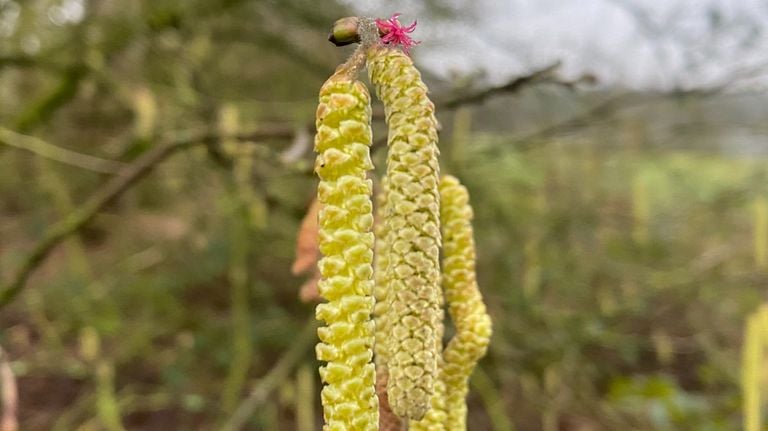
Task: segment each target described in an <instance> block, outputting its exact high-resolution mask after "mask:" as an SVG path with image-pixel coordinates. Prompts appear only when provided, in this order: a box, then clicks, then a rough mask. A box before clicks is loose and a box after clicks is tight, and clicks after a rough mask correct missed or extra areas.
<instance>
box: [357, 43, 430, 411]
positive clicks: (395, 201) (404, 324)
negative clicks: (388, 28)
mask: <svg viewBox="0 0 768 431" xmlns="http://www.w3.org/2000/svg"><path fill="white" fill-rule="evenodd" d="M367 60H368V70H369V75H370V78H371V82H372V83H373V84H374V85H375V86H376V90H377V94H378V95H379V98H380V99H381V100H382V102H383V103H384V108H385V113H386V119H387V124H388V126H389V136H388V146H389V151H388V155H387V182H388V194H387V202H386V205H387V214H386V217H385V223H386V226H385V228H386V229H387V231H388V232H389V246H390V253H389V257H388V260H389V261H388V266H387V268H388V269H387V273H388V276H387V282H388V295H387V306H388V308H387V314H388V317H387V322H388V323H387V325H388V328H389V331H390V334H389V336H390V340H389V342H388V350H389V352H390V353H389V357H388V358H387V364H386V365H387V371H388V375H389V381H388V384H387V392H388V395H389V403H390V406H391V408H392V411H393V412H394V413H395V414H397V415H399V416H402V417H407V418H410V419H414V420H418V419H421V418H422V417H424V414H425V413H426V412H427V410H428V408H429V400H430V397H431V396H432V393H433V392H434V386H435V379H436V377H437V366H438V357H439V355H440V352H439V349H438V345H439V343H438V342H437V338H438V336H439V333H440V328H441V325H442V313H441V309H440V289H439V279H440V271H439V247H440V213H439V211H440V210H439V191H438V178H439V165H438V160H437V157H438V153H439V152H438V149H437V128H436V124H437V121H436V120H435V116H434V104H433V103H432V102H431V101H430V100H429V98H428V97H427V88H426V86H425V85H424V83H423V82H422V80H421V75H420V73H419V71H418V70H417V69H416V68H415V67H414V65H413V62H412V61H411V59H410V58H409V57H408V56H406V55H405V54H403V53H402V52H400V51H399V50H397V49H394V48H390V47H386V46H382V45H380V44H377V45H373V46H370V47H368V49H367Z"/></svg>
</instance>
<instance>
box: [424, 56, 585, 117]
mask: <svg viewBox="0 0 768 431" xmlns="http://www.w3.org/2000/svg"><path fill="white" fill-rule="evenodd" d="M559 68H560V62H559V61H558V62H556V63H553V64H550V65H549V66H546V67H543V68H541V69H537V70H534V71H533V72H531V73H529V74H527V75H522V76H518V77H516V78H514V79H512V80H511V81H509V82H507V83H505V84H503V85H499V86H496V87H488V88H484V89H482V90H479V91H475V92H472V93H469V94H465V95H463V96H458V97H455V98H453V99H449V100H445V101H443V102H437V103H436V105H437V107H438V108H442V109H454V108H458V107H459V106H462V105H472V104H477V103H482V102H484V101H485V100H486V99H488V98H490V97H494V96H498V95H502V94H514V93H517V92H519V91H520V90H522V89H523V88H526V87H528V86H531V85H534V84H555V85H560V86H563V87H566V88H573V86H575V85H576V84H579V83H582V82H587V81H592V80H593V79H594V78H592V77H590V76H584V77H581V78H578V79H576V80H574V81H566V80H563V79H561V78H559V77H558V76H557V74H556V73H555V72H556V71H557V69H559Z"/></svg>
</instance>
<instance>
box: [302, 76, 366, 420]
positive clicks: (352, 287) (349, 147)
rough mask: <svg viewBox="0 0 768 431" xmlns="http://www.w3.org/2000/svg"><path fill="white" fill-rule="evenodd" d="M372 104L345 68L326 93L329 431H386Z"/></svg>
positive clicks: (323, 214)
mask: <svg viewBox="0 0 768 431" xmlns="http://www.w3.org/2000/svg"><path fill="white" fill-rule="evenodd" d="M370 117H371V108H370V96H369V94H368V90H367V89H366V88H365V85H363V84H362V83H361V82H359V81H356V80H355V79H353V78H352V77H351V74H350V72H349V70H348V69H345V68H340V69H339V70H338V71H337V72H336V73H335V74H334V75H333V76H332V77H331V78H329V79H328V80H327V81H326V82H325V84H324V85H323V87H322V88H321V90H320V104H319V106H318V108H317V121H316V126H317V135H316V136H315V151H316V152H317V159H316V162H315V171H316V172H317V174H318V176H319V177H320V183H319V185H318V200H319V201H320V203H321V204H322V209H321V210H320V213H319V218H318V224H319V246H320V252H321V253H322V254H323V256H324V257H323V258H322V259H321V260H320V261H319V263H318V267H319V269H320V273H321V275H322V279H321V281H320V282H319V290H320V295H321V296H322V297H323V298H324V299H325V300H326V301H327V302H325V303H322V304H319V305H318V306H317V310H316V315H317V318H318V319H320V320H323V321H325V323H326V325H325V326H324V327H321V328H320V329H318V336H319V337H320V341H321V342H320V343H319V344H318V345H317V348H316V352H317V358H318V359H319V360H322V361H327V364H326V365H325V366H323V367H321V368H320V376H321V378H322V380H323V382H325V386H324V387H323V389H322V392H321V400H322V403H323V415H324V417H325V426H324V427H323V429H324V430H325V431H342V430H370V431H374V430H376V429H378V414H379V413H378V398H377V397H376V393H375V388H374V385H375V369H374V365H373V363H372V358H373V350H372V347H373V343H374V323H373V321H372V320H371V313H372V311H373V306H374V299H373V296H372V293H373V292H372V291H373V280H372V275H373V267H372V263H373V246H374V236H373V233H372V232H371V229H372V227H373V205H372V202H371V193H372V184H371V181H370V180H368V179H367V178H366V171H368V170H370V169H372V168H373V164H372V162H371V159H370V151H369V147H370V144H371V128H370Z"/></svg>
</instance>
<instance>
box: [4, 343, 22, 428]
mask: <svg viewBox="0 0 768 431" xmlns="http://www.w3.org/2000/svg"><path fill="white" fill-rule="evenodd" d="M0 408H2V410H0V412H1V413H0V431H16V430H18V429H19V420H18V409H19V391H18V387H17V385H16V377H15V376H14V375H13V370H11V366H10V364H9V363H8V358H7V355H6V354H5V352H4V351H3V349H2V348H0Z"/></svg>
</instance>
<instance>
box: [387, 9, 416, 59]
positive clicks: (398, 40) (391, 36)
mask: <svg viewBox="0 0 768 431" xmlns="http://www.w3.org/2000/svg"><path fill="white" fill-rule="evenodd" d="M399 16H400V14H399V13H396V14H394V15H392V17H391V18H389V19H386V20H384V19H380V18H377V19H376V26H377V27H378V28H379V33H380V34H382V35H383V36H382V37H381V42H382V43H384V44H385V45H400V46H402V47H403V51H404V52H405V53H406V54H409V53H410V50H411V47H412V46H414V45H418V44H419V43H421V42H417V41H415V40H413V39H412V38H411V37H410V36H408V33H413V30H415V29H416V21H413V23H412V24H411V25H409V26H408V27H404V26H403V25H402V24H400V21H398V19H397V18H398V17H399Z"/></svg>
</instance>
